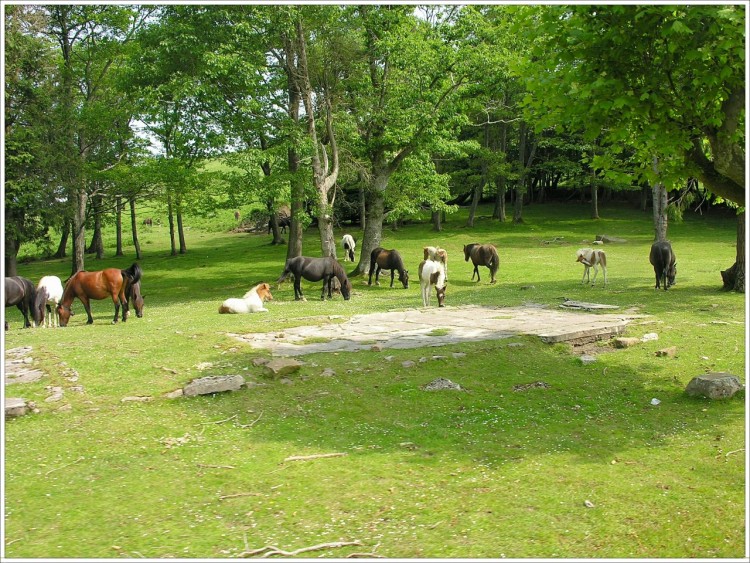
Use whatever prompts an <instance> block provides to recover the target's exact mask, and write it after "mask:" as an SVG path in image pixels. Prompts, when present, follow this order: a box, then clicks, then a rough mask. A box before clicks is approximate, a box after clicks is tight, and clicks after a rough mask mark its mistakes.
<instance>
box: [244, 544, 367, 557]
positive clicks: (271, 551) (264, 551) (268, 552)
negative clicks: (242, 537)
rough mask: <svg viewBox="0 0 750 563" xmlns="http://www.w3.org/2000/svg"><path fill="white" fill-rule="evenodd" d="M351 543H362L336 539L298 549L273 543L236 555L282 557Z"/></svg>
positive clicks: (346, 545) (345, 545)
mask: <svg viewBox="0 0 750 563" xmlns="http://www.w3.org/2000/svg"><path fill="white" fill-rule="evenodd" d="M351 545H362V542H359V541H353V542H351V541H350V542H346V541H337V542H331V543H320V544H318V545H312V546H310V547H301V548H299V549H295V550H294V551H285V550H283V549H279V548H278V547H276V546H275V545H267V546H266V547H261V548H259V549H253V550H250V551H243V552H242V553H240V554H238V555H237V557H255V556H256V555H260V557H261V558H266V557H272V556H274V555H283V556H284V557H294V556H295V555H299V554H300V553H307V552H309V551H320V550H321V549H335V548H339V547H348V546H351Z"/></svg>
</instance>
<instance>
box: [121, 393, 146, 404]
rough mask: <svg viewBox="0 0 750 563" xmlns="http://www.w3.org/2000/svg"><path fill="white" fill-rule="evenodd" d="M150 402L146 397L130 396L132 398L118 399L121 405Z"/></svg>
mask: <svg viewBox="0 0 750 563" xmlns="http://www.w3.org/2000/svg"><path fill="white" fill-rule="evenodd" d="M150 400H151V397H148V396H145V395H143V396H132V397H123V398H122V399H120V402H121V403H147V402H149V401H150Z"/></svg>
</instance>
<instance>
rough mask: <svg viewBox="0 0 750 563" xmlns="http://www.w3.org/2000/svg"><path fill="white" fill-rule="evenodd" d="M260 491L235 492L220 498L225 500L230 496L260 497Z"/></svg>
mask: <svg viewBox="0 0 750 563" xmlns="http://www.w3.org/2000/svg"><path fill="white" fill-rule="evenodd" d="M259 496H260V493H234V494H233V495H224V496H220V497H219V500H224V499H228V498H238V497H259Z"/></svg>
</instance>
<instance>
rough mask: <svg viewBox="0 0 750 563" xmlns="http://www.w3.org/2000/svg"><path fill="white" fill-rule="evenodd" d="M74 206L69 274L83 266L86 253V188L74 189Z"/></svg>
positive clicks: (81, 268)
mask: <svg viewBox="0 0 750 563" xmlns="http://www.w3.org/2000/svg"><path fill="white" fill-rule="evenodd" d="M74 198H75V199H74V201H73V204H74V206H75V209H74V213H73V263H72V268H71V270H72V271H71V272H70V273H71V275H72V274H75V273H76V272H80V271H81V270H83V269H84V268H85V254H86V204H87V202H88V194H87V193H86V188H85V187H83V186H79V187H78V188H77V189H76V190H75V191H74Z"/></svg>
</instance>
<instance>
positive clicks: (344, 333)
mask: <svg viewBox="0 0 750 563" xmlns="http://www.w3.org/2000/svg"><path fill="white" fill-rule="evenodd" d="M641 317H643V315H632V314H624V313H621V314H596V313H587V312H581V311H563V310H557V309H545V308H541V307H538V306H535V307H480V306H477V305H468V306H463V307H444V308H441V309H438V308H436V307H432V308H425V309H407V310H404V311H391V312H387V313H371V314H367V315H355V316H353V317H351V318H350V319H348V320H346V321H344V322H342V323H339V324H326V325H322V326H321V325H316V326H299V327H294V328H287V329H284V330H283V331H282V332H279V331H276V332H269V333H252V334H247V335H239V334H234V335H231V336H234V337H235V338H237V339H239V340H240V341H242V342H245V343H246V344H248V345H250V346H251V347H253V348H258V349H264V350H270V351H271V353H272V354H273V355H275V356H301V355H304V354H313V353H318V352H346V351H355V350H369V349H371V348H372V346H373V345H375V344H376V345H378V346H379V347H380V348H381V349H385V348H395V349H405V348H421V347H426V346H445V345H447V344H460V343H464V342H477V341H480V340H497V339H501V338H510V337H512V336H516V335H519V334H531V335H536V336H538V337H540V338H541V339H542V340H543V341H544V342H547V343H555V342H572V343H576V344H579V343H580V344H582V343H586V342H593V341H595V340H601V339H605V338H610V337H612V336H615V335H618V334H620V333H622V332H623V331H624V330H625V328H626V327H627V325H628V323H629V322H630V321H631V320H633V319H636V318H641Z"/></svg>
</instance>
